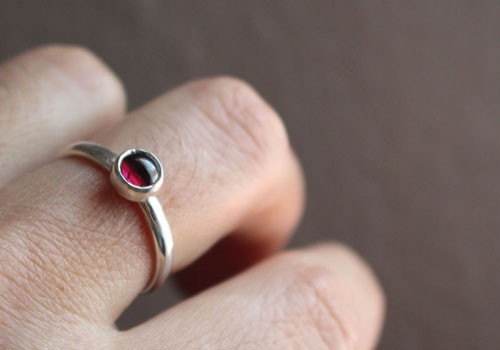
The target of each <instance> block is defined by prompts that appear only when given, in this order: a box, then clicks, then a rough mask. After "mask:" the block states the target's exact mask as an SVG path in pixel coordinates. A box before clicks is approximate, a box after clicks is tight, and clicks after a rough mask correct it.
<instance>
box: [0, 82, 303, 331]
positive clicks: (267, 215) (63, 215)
mask: <svg viewBox="0 0 500 350" xmlns="http://www.w3.org/2000/svg"><path fill="white" fill-rule="evenodd" d="M98 141H99V142H100V143H103V144H104V145H106V146H107V147H109V148H110V149H113V150H115V151H117V152H120V151H123V150H125V149H127V148H134V147H139V148H143V149H147V150H150V151H153V152H154V153H156V154H157V155H158V157H159V158H160V160H161V161H162V163H163V165H164V168H165V184H164V186H163V189H162V191H161V192H160V193H159V198H160V200H161V202H162V204H163V207H164V209H165V212H166V215H167V217H168V219H169V221H170V225H171V228H172V231H173V235H174V241H175V242H176V251H175V252H176V256H175V266H174V269H176V270H178V269H180V268H183V267H185V266H187V265H188V264H190V263H191V262H193V261H194V260H195V259H197V258H198V257H199V256H200V255H202V254H203V253H204V252H206V251H207V250H208V249H209V248H211V247H213V246H214V244H216V242H218V241H219V240H221V239H222V238H223V237H224V236H225V235H226V234H228V233H230V232H233V237H236V238H235V240H236V241H238V242H239V243H238V244H236V245H235V244H227V241H225V243H224V244H223V246H225V247H226V248H223V249H228V248H227V247H236V246H241V242H244V243H245V247H251V248H252V249H251V251H252V253H251V254H243V251H241V250H240V251H237V252H233V255H232V257H233V258H234V260H232V261H229V262H227V263H232V264H234V265H240V266H242V267H243V266H245V265H247V264H248V263H251V262H253V261H255V260H257V259H259V258H261V257H263V256H265V255H267V254H269V252H271V251H273V250H275V249H276V248H277V247H279V246H280V245H281V244H282V243H283V242H284V240H286V238H287V237H288V235H289V233H290V231H291V230H292V229H293V227H294V226H295V224H296V222H297V220H298V218H299V216H300V212H301V206H302V179H301V176H300V171H299V168H298V165H297V163H296V161H295V158H294V157H293V154H292V152H291V151H290V147H289V144H288V141H287V137H286V133H285V131H284V128H283V125H282V124H281V121H280V120H279V118H278V117H277V116H276V114H275V112H274V111H272V109H271V108H270V107H269V106H268V105H267V104H266V103H264V102H263V101H262V99H261V98H260V97H259V96H258V95H257V94H256V93H255V92H254V91H253V90H252V89H251V88H249V87H248V86H247V85H246V84H244V83H242V82H240V81H237V80H234V79H230V78H219V79H208V80H204V81H199V82H195V83H191V84H188V85H185V86H183V87H181V88H179V89H177V90H174V91H173V92H171V93H169V94H167V95H165V96H163V97H161V98H159V99H157V100H155V101H153V102H151V103H150V104H148V105H146V106H145V107H143V108H141V109H139V110H138V111H136V112H133V113H132V114H131V116H130V118H129V119H128V120H127V121H126V122H125V123H124V124H123V125H121V126H120V127H119V128H117V129H116V130H115V131H113V132H112V133H111V134H109V135H106V136H105V137H103V138H102V139H101V140H98ZM0 196H1V197H2V199H3V202H4V203H8V204H7V205H4V206H3V207H2V208H1V210H0V225H1V227H0V232H2V236H1V238H0V245H1V246H2V249H1V250H0V266H1V269H2V270H1V271H0V272H1V273H0V276H1V277H0V279H1V278H2V277H4V280H5V283H0V288H2V289H3V290H2V291H1V293H0V294H1V295H3V296H4V298H7V300H4V302H3V303H2V304H1V305H2V306H0V312H1V309H2V308H4V309H9V310H13V309H15V310H17V311H16V312H17V313H18V314H20V315H24V316H26V315H31V316H32V317H33V315H35V316H36V315H40V314H43V313H41V312H40V311H41V310H40V308H42V309H47V308H49V311H51V312H50V315H51V317H53V318H54V320H52V321H53V322H65V323H68V321H72V322H74V321H75V318H76V319H77V320H80V321H81V320H86V322H89V321H92V322H93V323H95V322H100V323H102V324H108V325H111V324H112V323H113V321H114V320H115V319H116V317H117V316H118V315H119V314H120V313H121V311H122V310H123V309H124V308H125V307H126V306H127V305H128V304H129V303H130V302H131V300H132V299H133V298H134V297H135V296H136V295H137V294H138V293H139V292H140V291H141V289H142V288H143V287H144V285H145V283H146V282H147V280H148V278H149V274H150V273H151V269H152V267H151V266H152V261H151V254H150V250H149V249H150V248H149V247H150V245H149V242H148V240H147V239H146V235H145V234H144V229H143V227H142V225H141V224H142V223H141V220H140V215H139V214H138V213H137V212H136V210H135V208H134V207H133V205H131V203H129V202H127V201H125V200H123V199H122V198H121V197H119V196H118V195H117V194H116V193H115V192H114V190H113V189H112V188H111V186H110V184H109V182H108V179H107V176H105V175H104V174H103V173H102V172H101V171H100V170H99V169H97V168H96V167H93V166H92V165H91V164H89V163H88V162H85V161H81V160H76V159H63V160H59V161H57V162H54V163H51V164H48V165H47V166H44V167H43V168H40V169H38V170H37V171H35V172H33V173H31V174H28V175H27V176H25V177H23V178H22V179H20V180H19V181H17V182H16V183H15V184H13V185H12V186H8V187H7V188H5V189H4V191H3V192H2V193H0ZM233 242H234V241H233ZM3 248H5V249H3ZM249 250H250V249H246V251H249ZM216 258H217V259H213V260H212V261H211V262H210V261H209V262H207V264H208V265H210V264H212V263H220V258H221V256H217V257H216ZM227 263H225V264H224V265H227ZM219 277H221V278H223V277H224V276H219ZM207 283H210V281H209V280H208V281H207ZM9 296H10V297H9ZM33 299H35V300H33ZM47 300H50V302H49V303H47V302H46V301H47ZM41 301H42V302H41ZM26 305H30V307H29V308H27V307H26ZM19 310H21V311H22V312H19ZM7 311H8V310H7ZM45 311H46V310H45ZM55 311H57V312H55ZM44 321H45V322H47V320H44ZM55 336H57V337H60V335H59V334H58V335H55Z"/></svg>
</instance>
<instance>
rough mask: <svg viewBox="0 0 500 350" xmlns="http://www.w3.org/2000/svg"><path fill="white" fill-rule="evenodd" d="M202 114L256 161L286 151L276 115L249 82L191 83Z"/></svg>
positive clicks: (218, 79) (221, 79)
mask: <svg viewBox="0 0 500 350" xmlns="http://www.w3.org/2000/svg"><path fill="white" fill-rule="evenodd" d="M191 91H193V93H194V94H195V95H196V97H197V98H196V100H197V101H199V103H200V104H199V106H200V108H201V109H202V112H203V114H204V115H205V116H206V117H208V118H209V119H210V121H211V122H212V124H214V125H215V126H216V127H217V129H218V130H219V131H221V132H222V133H223V135H224V136H225V137H223V140H224V142H228V140H229V142H232V143H234V145H235V146H236V148H237V149H238V150H240V153H243V154H244V155H245V156H247V157H248V156H250V157H252V158H254V159H256V160H258V161H259V162H263V161H266V160H269V159H273V158H275V156H276V153H279V152H283V151H284V150H287V149H288V137H287V133H286V130H285V127H284V124H283V122H282V120H281V119H280V117H279V116H278V114H277V113H276V112H275V111H274V110H273V109H272V108H271V107H270V106H269V105H268V104H267V103H266V102H265V101H264V99H263V98H262V97H261V96H260V95H259V94H258V93H257V92H256V91H255V89H254V88H253V87H251V86H250V85H249V84H248V83H246V82H244V81H242V80H240V79H237V78H233V77H215V78H208V79H204V80H200V81H197V82H194V83H192V84H191Z"/></svg>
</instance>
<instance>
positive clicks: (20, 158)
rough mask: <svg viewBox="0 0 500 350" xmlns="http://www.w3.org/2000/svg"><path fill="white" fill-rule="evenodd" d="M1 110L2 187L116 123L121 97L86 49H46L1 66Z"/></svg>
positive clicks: (109, 75)
mask: <svg viewBox="0 0 500 350" xmlns="http://www.w3.org/2000/svg"><path fill="white" fill-rule="evenodd" d="M0 106H1V107H0V145H1V147H0V164H1V168H2V176H1V177H0V186H1V185H4V184H5V183H6V182H8V181H9V180H11V179H13V178H15V177H17V176H19V175H20V174H21V173H23V172H25V171H26V170H29V169H31V168H33V167H34V166H36V165H38V164H41V163H43V162H45V161H47V160H48V159H50V158H51V157H53V156H54V154H57V153H56V151H57V150H59V149H60V148H61V147H62V146H63V145H66V144H68V143H69V142H71V141H73V140H76V139H80V138H86V137H89V136H90V135H92V134H93V133H95V132H96V131H98V130H101V129H102V128H105V127H107V126H109V125H111V124H113V123H116V122H117V121H118V120H119V119H121V116H122V115H123V111H124V109H125V97H124V91H123V88H122V86H121V84H120V82H119V81H118V79H117V78H116V77H115V75H114V74H113V73H112V72H111V71H110V70H109V69H108V68H107V67H106V66H105V65H104V64H103V63H102V62H101V61H100V60H99V59H98V58H96V57H95V56H94V55H93V54H91V53H90V52H88V51H87V50H85V49H82V48H76V47H69V46H47V47H42V48H38V49H35V50H32V51H28V52H27V53H25V54H22V55H20V56H18V57H15V58H13V59H11V60H9V61H7V62H5V63H3V64H1V65H0Z"/></svg>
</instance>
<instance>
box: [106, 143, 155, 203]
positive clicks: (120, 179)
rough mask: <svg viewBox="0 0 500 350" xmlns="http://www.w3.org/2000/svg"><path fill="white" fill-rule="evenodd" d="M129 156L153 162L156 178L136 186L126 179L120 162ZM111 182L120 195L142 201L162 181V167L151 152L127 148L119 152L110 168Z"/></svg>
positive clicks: (153, 191)
mask: <svg viewBox="0 0 500 350" xmlns="http://www.w3.org/2000/svg"><path fill="white" fill-rule="evenodd" d="M130 156H140V157H142V158H146V159H147V160H149V161H151V162H152V163H153V164H154V167H155V168H156V171H157V174H158V176H157V178H156V179H155V181H154V182H153V183H151V184H148V185H147V186H138V185H135V184H133V183H131V182H130V181H128V180H127V179H126V178H125V176H124V175H123V173H122V162H123V161H124V160H125V159H126V158H128V157H130ZM110 178H111V183H112V184H113V186H114V187H115V189H116V190H117V191H118V193H119V194H120V195H122V196H123V197H125V198H126V199H128V200H130V201H133V202H144V201H145V200H146V199H147V198H148V197H150V196H151V195H153V194H154V193H156V192H157V191H158V189H159V188H160V186H161V185H162V183H163V168H162V166H161V163H160V161H159V160H158V158H157V157H156V156H155V155H154V154H153V153H151V152H148V151H145V150H142V149H129V150H127V151H125V152H123V153H122V154H120V155H119V156H118V157H117V158H116V160H115V162H114V164H113V167H112V169H111V174H110Z"/></svg>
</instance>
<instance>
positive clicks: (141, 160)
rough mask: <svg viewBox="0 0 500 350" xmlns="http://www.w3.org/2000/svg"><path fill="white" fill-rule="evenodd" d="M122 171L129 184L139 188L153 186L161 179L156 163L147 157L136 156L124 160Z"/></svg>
mask: <svg viewBox="0 0 500 350" xmlns="http://www.w3.org/2000/svg"><path fill="white" fill-rule="evenodd" d="M120 171H121V173H122V175H123V177H124V178H125V180H127V182H128V183H130V184H132V185H134V186H138V187H146V186H151V185H152V184H153V183H155V182H156V181H157V180H158V177H159V174H158V169H157V168H156V165H155V163H154V162H153V161H152V160H151V159H149V158H146V157H145V156H142V155H136V154H132V155H130V156H127V157H125V158H124V159H123V160H122V162H121V167H120Z"/></svg>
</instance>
